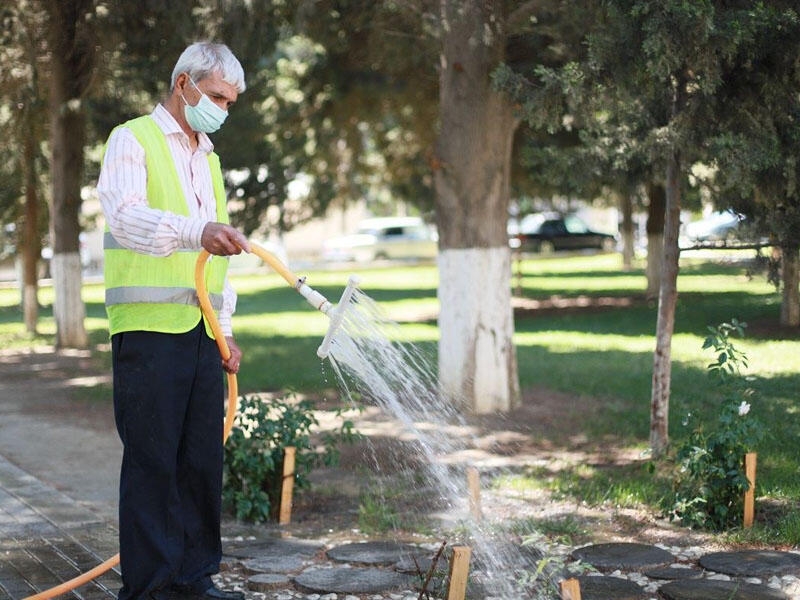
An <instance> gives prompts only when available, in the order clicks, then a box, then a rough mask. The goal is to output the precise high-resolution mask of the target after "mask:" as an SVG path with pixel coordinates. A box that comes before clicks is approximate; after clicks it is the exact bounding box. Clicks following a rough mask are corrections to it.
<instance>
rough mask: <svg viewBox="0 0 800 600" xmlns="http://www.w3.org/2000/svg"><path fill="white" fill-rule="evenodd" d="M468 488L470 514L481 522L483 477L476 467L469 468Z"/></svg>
mask: <svg viewBox="0 0 800 600" xmlns="http://www.w3.org/2000/svg"><path fill="white" fill-rule="evenodd" d="M467 487H468V488H469V512H470V514H471V515H472V516H473V517H474V518H475V519H476V520H478V521H480V520H481V477H480V474H479V473H478V469H476V468H475V467H468V468H467Z"/></svg>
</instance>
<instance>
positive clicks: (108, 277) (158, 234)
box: [98, 42, 249, 600]
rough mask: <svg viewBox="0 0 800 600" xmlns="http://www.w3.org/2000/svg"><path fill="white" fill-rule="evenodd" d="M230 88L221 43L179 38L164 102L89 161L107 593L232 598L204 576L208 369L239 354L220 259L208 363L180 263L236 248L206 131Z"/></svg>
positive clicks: (214, 264)
mask: <svg viewBox="0 0 800 600" xmlns="http://www.w3.org/2000/svg"><path fill="white" fill-rule="evenodd" d="M244 89H245V83H244V72H243V70H242V67H241V64H240V63H239V61H238V60H237V59H236V57H235V56H234V55H233V53H232V52H231V51H230V50H229V49H228V47H227V46H225V45H222V44H214V43H208V42H200V43H195V44H192V45H191V46H189V47H188V48H187V49H186V50H185V51H184V52H183V54H181V56H180V58H179V59H178V61H177V63H176V65H175V69H174V70H173V73H172V80H171V85H170V92H169V95H168V96H167V98H166V99H164V101H163V102H162V103H160V104H158V105H157V106H156V107H155V109H154V110H153V112H152V113H150V114H148V115H145V116H142V117H139V118H136V119H133V120H131V121H128V122H127V123H124V124H122V125H120V126H119V127H117V128H116V129H114V131H112V133H111V135H110V136H109V139H108V144H107V147H106V153H105V157H104V159H103V166H102V170H101V173H100V178H99V181H98V192H99V194H100V200H101V202H102V205H103V212H104V214H105V218H106V222H107V231H106V235H105V283H106V311H107V313H108V320H109V332H110V334H111V348H112V363H113V374H114V414H115V418H116V423H117V430H118V431H119V435H120V438H121V440H122V443H123V458H122V468H121V471H120V498H119V525H120V533H119V537H120V557H121V567H122V589H121V590H120V592H119V600H135V599H140V598H155V599H156V600H164V599H167V598H169V599H175V598H181V599H183V598H186V599H190V600H191V599H195V598H196V599H202V598H206V599H209V600H214V599H217V600H238V599H240V598H243V594H241V593H239V592H227V591H223V590H220V589H218V588H217V587H216V586H215V585H214V584H213V581H212V579H211V576H212V575H213V574H215V573H217V572H218V571H219V562H220V559H221V556H222V549H221V541H220V513H221V496H222V427H223V400H224V390H223V374H222V371H223V369H224V370H226V371H228V372H232V373H235V372H237V371H238V369H239V363H240V361H241V351H240V350H239V348H238V346H237V345H236V343H235V341H234V339H233V333H232V329H231V315H232V314H233V311H234V309H235V305H236V294H235V292H234V291H233V289H232V288H231V286H230V285H229V283H228V280H227V277H226V269H227V260H223V259H218V258H215V259H214V260H212V261H211V263H210V264H209V266H208V267H207V274H208V289H209V292H210V294H211V298H212V300H213V301H215V308H216V309H218V318H219V321H220V324H221V326H222V330H223V332H224V334H225V337H226V340H227V342H228V346H229V347H230V349H231V357H230V358H229V359H228V360H227V361H222V359H221V358H220V355H219V350H218V348H217V345H216V343H215V341H214V339H213V334H212V333H211V331H210V328H209V327H208V325H207V323H206V322H205V319H204V318H203V317H202V314H201V312H200V309H199V306H198V301H197V295H196V293H195V289H194V265H195V262H196V260H197V256H198V254H199V252H200V251H201V249H203V248H205V249H206V250H208V251H209V252H210V253H212V254H215V255H221V256H229V255H232V254H238V253H240V252H241V251H242V250H245V251H249V246H248V243H247V239H246V238H245V237H244V235H243V234H242V233H241V232H239V231H238V230H236V229H234V228H233V227H231V226H230V225H229V224H228V215H227V210H226V198H225V189H224V185H223V180H222V173H221V170H220V164H219V158H218V157H217V155H216V154H215V153H214V152H213V148H214V146H213V144H212V143H211V140H210V139H209V137H208V135H207V134H209V133H213V132H214V131H216V130H217V129H219V127H220V126H222V124H223V122H224V121H225V118H226V117H227V114H228V109H229V108H230V107H231V106H232V105H233V104H234V102H235V101H236V99H237V97H238V95H239V93H241V92H243V91H244Z"/></svg>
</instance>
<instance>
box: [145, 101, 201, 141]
mask: <svg viewBox="0 0 800 600" xmlns="http://www.w3.org/2000/svg"><path fill="white" fill-rule="evenodd" d="M152 117H153V120H154V121H155V122H156V123H157V124H158V126H159V128H160V129H161V131H163V132H164V135H179V136H183V137H184V138H187V135H186V133H185V132H184V131H183V129H181V126H180V125H178V122H177V121H176V120H175V117H173V116H172V115H171V114H170V112H169V111H168V110H167V109H166V108H164V105H163V104H157V105H156V107H155V108H154V109H153V112H152ZM197 149H198V150H201V151H203V152H207V153H208V152H212V151H213V150H214V143H213V142H212V141H211V138H209V137H208V134H206V133H205V132H203V131H198V132H197Z"/></svg>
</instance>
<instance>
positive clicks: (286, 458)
mask: <svg viewBox="0 0 800 600" xmlns="http://www.w3.org/2000/svg"><path fill="white" fill-rule="evenodd" d="M294 457H295V448H294V446H287V447H286V449H285V450H284V451H283V479H282V481H281V506H280V516H279V517H278V523H280V524H281V525H286V524H288V523H289V522H290V521H291V520H292V492H293V490H294Z"/></svg>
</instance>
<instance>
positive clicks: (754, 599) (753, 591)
mask: <svg viewBox="0 0 800 600" xmlns="http://www.w3.org/2000/svg"><path fill="white" fill-rule="evenodd" d="M658 591H659V593H660V594H661V595H662V596H663V597H664V598H666V599H667V600H789V596H787V595H786V594H784V593H783V592H782V591H780V590H775V589H772V588H770V587H767V586H766V585H754V584H750V583H745V582H741V581H716V580H712V579H686V580H683V581H671V582H670V583H667V584H664V585H662V586H661V587H660V588H659V589H658Z"/></svg>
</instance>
